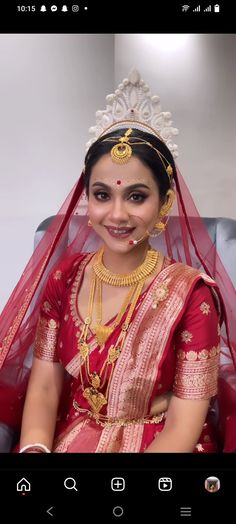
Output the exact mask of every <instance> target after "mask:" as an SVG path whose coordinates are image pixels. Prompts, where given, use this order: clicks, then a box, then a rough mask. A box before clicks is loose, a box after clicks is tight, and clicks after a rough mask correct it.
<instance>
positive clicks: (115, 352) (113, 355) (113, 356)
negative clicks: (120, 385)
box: [108, 345, 120, 364]
mask: <svg viewBox="0 0 236 524" xmlns="http://www.w3.org/2000/svg"><path fill="white" fill-rule="evenodd" d="M119 354H120V348H119V347H117V348H116V347H115V346H113V345H112V346H111V347H110V349H109V351H108V362H109V364H113V363H114V362H115V361H116V360H117V359H118V357H119Z"/></svg>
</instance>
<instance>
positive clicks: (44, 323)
mask: <svg viewBox="0 0 236 524" xmlns="http://www.w3.org/2000/svg"><path fill="white" fill-rule="evenodd" d="M58 329H59V323H58V322H55V320H53V319H52V318H51V319H49V320H47V319H46V318H40V319H39V322H38V327H37V331H36V338H35V347H34V356H35V357H37V358H39V359H41V360H48V361H50V362H55V361H57V358H55V352H56V345H57V335H58Z"/></svg>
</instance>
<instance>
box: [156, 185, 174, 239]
mask: <svg viewBox="0 0 236 524" xmlns="http://www.w3.org/2000/svg"><path fill="white" fill-rule="evenodd" d="M166 196H167V197H168V200H167V202H166V203H165V204H164V205H163V206H162V208H161V210H160V213H159V215H160V219H162V217H165V216H166V215H168V213H169V212H170V211H171V208H172V206H173V203H174V199H175V194H174V191H173V190H172V189H169V190H168V191H167V193H166ZM168 220H169V215H168V217H167V220H166V222H162V220H160V222H157V224H155V226H154V229H158V234H157V235H154V238H155V237H157V236H158V235H160V234H161V233H163V231H165V229H166V226H167V222H168Z"/></svg>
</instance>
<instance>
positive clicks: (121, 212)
mask: <svg viewBox="0 0 236 524" xmlns="http://www.w3.org/2000/svg"><path fill="white" fill-rule="evenodd" d="M128 219H129V213H128V210H127V208H126V205H125V202H124V201H122V199H120V198H116V199H115V200H113V202H112V206H111V211H110V220H111V221H112V222H114V223H115V224H118V223H120V222H121V223H122V222H124V223H126V222H127V221H128Z"/></svg>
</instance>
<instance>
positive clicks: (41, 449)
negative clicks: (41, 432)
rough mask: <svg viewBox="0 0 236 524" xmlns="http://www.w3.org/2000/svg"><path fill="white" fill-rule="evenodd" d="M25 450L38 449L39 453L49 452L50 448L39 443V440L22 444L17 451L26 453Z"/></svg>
mask: <svg viewBox="0 0 236 524" xmlns="http://www.w3.org/2000/svg"><path fill="white" fill-rule="evenodd" d="M27 451H32V452H33V451H39V452H41V453H51V451H50V449H48V448H47V446H45V445H44V444H41V443H40V442H35V444H27V446H24V447H23V448H21V449H20V451H19V453H25V452H26V453H27Z"/></svg>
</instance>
